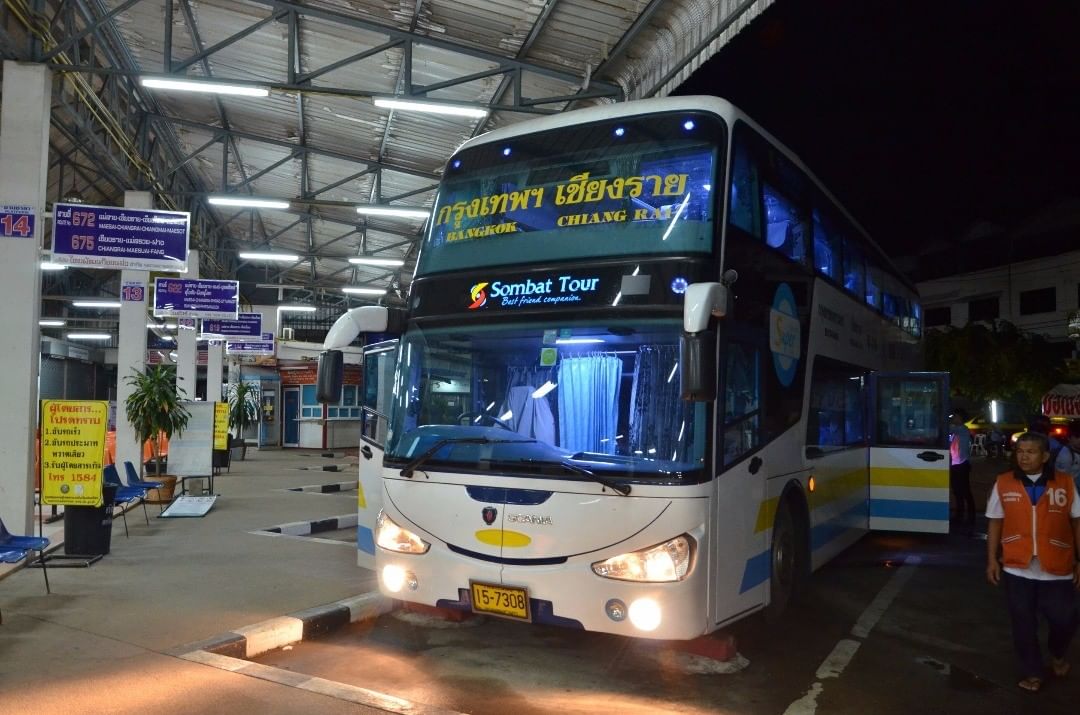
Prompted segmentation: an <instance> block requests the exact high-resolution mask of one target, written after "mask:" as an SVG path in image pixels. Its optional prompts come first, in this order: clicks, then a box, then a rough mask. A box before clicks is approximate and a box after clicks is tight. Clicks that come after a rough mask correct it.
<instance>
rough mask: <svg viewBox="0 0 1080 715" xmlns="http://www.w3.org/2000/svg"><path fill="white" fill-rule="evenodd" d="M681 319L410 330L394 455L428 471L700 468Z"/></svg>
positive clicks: (393, 430) (640, 472) (394, 410)
mask: <svg viewBox="0 0 1080 715" xmlns="http://www.w3.org/2000/svg"><path fill="white" fill-rule="evenodd" d="M680 330H681V323H680V321H679V320H677V319H666V320H659V319H652V320H610V319H609V320H603V321H602V322H601V321H592V322H582V321H577V322H566V321H565V320H562V319H558V318H552V319H550V322H530V323H521V322H518V323H500V324H494V325H476V324H475V323H470V324H469V325H468V326H467V327H466V326H463V325H462V326H454V327H440V328H428V329H421V328H412V329H410V330H409V331H408V332H407V333H406V335H405V336H404V337H403V339H402V343H401V352H400V359H399V363H398V372H397V375H396V376H395V380H394V386H393V397H392V407H391V411H390V430H389V434H388V437H387V445H386V456H387V458H388V459H391V460H403V461H408V460H412V459H415V458H416V457H417V456H418V455H422V454H424V453H425V451H427V450H429V449H432V448H433V447H435V446H436V445H437V443H439V442H440V441H442V442H444V443H445V446H441V447H438V449H437V451H436V452H435V453H434V454H432V455H431V457H430V458H429V459H426V460H425V464H426V465H427V466H428V468H438V466H440V465H441V466H443V467H450V468H453V469H455V470H461V469H480V470H483V471H485V472H486V473H493V472H494V473H499V472H502V473H518V474H523V473H528V474H530V475H535V474H537V473H539V474H549V473H550V474H564V475H565V474H570V473H573V472H574V470H580V469H587V470H589V471H591V472H593V473H596V474H605V475H608V476H626V477H637V478H646V479H653V478H656V479H672V478H679V477H681V476H682V475H683V474H686V473H689V472H695V471H698V470H701V469H703V467H704V464H705V456H704V455H705V434H706V411H705V408H704V403H700V402H699V403H690V402H684V401H683V400H682V399H680V386H679V334H680Z"/></svg>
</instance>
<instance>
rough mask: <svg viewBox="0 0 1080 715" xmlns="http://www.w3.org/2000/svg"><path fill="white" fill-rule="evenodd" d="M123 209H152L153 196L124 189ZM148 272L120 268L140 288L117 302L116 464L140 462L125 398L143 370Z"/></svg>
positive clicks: (127, 281)
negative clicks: (139, 297) (135, 375)
mask: <svg viewBox="0 0 1080 715" xmlns="http://www.w3.org/2000/svg"><path fill="white" fill-rule="evenodd" d="M124 208H127V209H147V210H152V209H153V208H154V197H153V195H152V194H151V193H150V192H149V191H125V192H124ZM149 282H150V274H149V273H148V272H147V271H131V270H128V271H120V285H121V286H124V285H128V284H137V285H140V286H142V287H143V292H142V298H143V299H142V300H141V301H139V300H123V295H121V302H120V340H119V343H118V347H117V350H116V383H117V384H116V463H117V464H120V465H122V464H123V463H124V462H131V463H132V464H134V465H136V466H138V465H139V464H141V463H142V445H141V444H140V443H139V437H138V435H136V434H135V428H134V427H132V426H131V423H130V422H128V419H127V408H126V407H125V401H126V400H127V398H128V395H130V394H131V393H132V387H131V385H129V384H128V377H130V376H131V374H132V373H133V372H142V371H143V370H144V369H145V366H146V320H147V315H146V305H147V298H148V296H149V293H150V291H149V289H150V288H151V287H152V286H150V285H149Z"/></svg>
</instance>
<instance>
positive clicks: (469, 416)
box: [454, 412, 514, 432]
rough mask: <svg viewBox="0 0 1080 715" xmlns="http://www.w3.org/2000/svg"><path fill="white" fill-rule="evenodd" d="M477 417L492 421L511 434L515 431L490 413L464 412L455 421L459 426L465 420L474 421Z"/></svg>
mask: <svg viewBox="0 0 1080 715" xmlns="http://www.w3.org/2000/svg"><path fill="white" fill-rule="evenodd" d="M476 417H481V418H484V419H488V420H491V423H492V424H496V425H499V426H500V427H502V428H503V429H504V430H507V431H509V432H513V431H514V428H513V427H511V426H510V425H508V424H507V423H505V422H503V421H502V420H500V419H499V418H498V417H496V416H495V415H493V414H491V413H490V412H462V413H461V414H460V415H458V416H457V419H456V420H454V421H455V422H457V423H458V424H461V421H462V420H465V419H468V420H472V419H473V418H476Z"/></svg>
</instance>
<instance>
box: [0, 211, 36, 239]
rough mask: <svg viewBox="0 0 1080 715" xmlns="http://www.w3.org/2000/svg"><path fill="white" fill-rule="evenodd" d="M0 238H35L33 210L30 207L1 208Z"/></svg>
mask: <svg viewBox="0 0 1080 715" xmlns="http://www.w3.org/2000/svg"><path fill="white" fill-rule="evenodd" d="M0 236H3V237H4V238H33V237H34V210H33V208H31V207H29V206H0Z"/></svg>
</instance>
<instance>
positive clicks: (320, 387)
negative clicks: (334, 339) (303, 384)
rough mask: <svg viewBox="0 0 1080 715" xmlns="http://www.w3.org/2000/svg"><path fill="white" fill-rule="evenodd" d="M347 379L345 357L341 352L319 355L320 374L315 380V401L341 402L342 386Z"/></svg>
mask: <svg viewBox="0 0 1080 715" xmlns="http://www.w3.org/2000/svg"><path fill="white" fill-rule="evenodd" d="M344 379H345V356H344V354H343V353H342V352H341V351H340V350H326V351H323V352H321V353H319V373H318V376H317V377H316V379H315V399H316V400H318V401H319V402H329V403H332V404H337V403H338V402H341V384H342V382H344Z"/></svg>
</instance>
